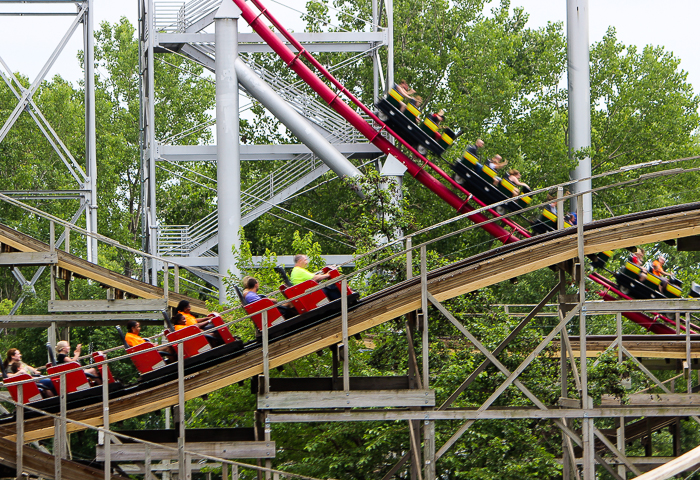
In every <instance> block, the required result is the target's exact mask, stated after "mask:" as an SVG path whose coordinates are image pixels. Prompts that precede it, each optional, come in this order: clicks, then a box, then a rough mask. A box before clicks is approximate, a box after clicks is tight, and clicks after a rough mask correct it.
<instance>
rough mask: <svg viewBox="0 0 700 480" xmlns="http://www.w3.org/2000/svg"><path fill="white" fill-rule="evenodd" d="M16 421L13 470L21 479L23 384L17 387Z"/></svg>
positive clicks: (22, 458) (22, 462) (22, 463)
mask: <svg viewBox="0 0 700 480" xmlns="http://www.w3.org/2000/svg"><path fill="white" fill-rule="evenodd" d="M15 417H16V419H17V421H16V422H15V423H16V425H17V444H16V446H17V460H16V463H15V470H16V472H17V478H18V479H21V478H23V477H22V472H23V471H24V385H19V386H18V387H17V413H16V415H15Z"/></svg>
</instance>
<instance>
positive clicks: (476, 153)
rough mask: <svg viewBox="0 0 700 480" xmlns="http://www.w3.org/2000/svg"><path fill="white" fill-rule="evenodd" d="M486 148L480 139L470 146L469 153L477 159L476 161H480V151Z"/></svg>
mask: <svg viewBox="0 0 700 480" xmlns="http://www.w3.org/2000/svg"><path fill="white" fill-rule="evenodd" d="M480 148H484V141H483V140H482V139H480V138H477V139H476V142H474V145H469V146H468V147H467V152H469V153H471V154H472V155H474V156H475V157H476V159H477V160H478V159H479V149H480Z"/></svg>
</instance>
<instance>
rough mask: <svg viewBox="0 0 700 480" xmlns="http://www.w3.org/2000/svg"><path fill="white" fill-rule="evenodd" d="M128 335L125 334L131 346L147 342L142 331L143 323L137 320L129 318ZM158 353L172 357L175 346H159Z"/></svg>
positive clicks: (125, 338)
mask: <svg viewBox="0 0 700 480" xmlns="http://www.w3.org/2000/svg"><path fill="white" fill-rule="evenodd" d="M126 330H127V331H126V335H124V340H125V341H126V343H127V344H128V345H129V346H130V347H135V346H136V345H141V344H142V343H146V340H144V339H143V338H142V337H141V335H140V333H141V324H140V323H139V322H137V321H136V320H129V322H128V323H127V324H126ZM158 353H160V354H161V355H163V356H168V357H170V359H172V357H175V355H176V354H175V350H173V347H168V346H164V347H158Z"/></svg>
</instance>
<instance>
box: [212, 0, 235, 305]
mask: <svg viewBox="0 0 700 480" xmlns="http://www.w3.org/2000/svg"><path fill="white" fill-rule="evenodd" d="M240 14H241V12H240V10H239V9H238V7H237V6H236V4H235V3H233V2H223V3H222V4H221V6H220V7H219V10H218V11H217V13H216V16H215V17H214V24H215V27H214V28H215V32H216V33H215V39H216V180H217V194H218V209H217V210H218V214H219V273H220V274H222V275H226V273H227V272H228V271H230V272H231V274H232V275H233V276H234V277H238V273H239V272H238V269H237V268H236V257H235V256H234V255H233V251H232V250H231V247H232V246H233V245H235V246H236V248H240V238H239V236H238V232H239V230H240V228H241V159H240V151H239V147H240V140H239V136H240V131H239V118H238V78H237V75H236V68H235V67H234V62H235V61H240V60H238V18H239V16H240ZM219 301H220V302H221V303H222V304H223V303H226V286H225V285H224V283H223V277H220V278H219Z"/></svg>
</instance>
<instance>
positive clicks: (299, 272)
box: [289, 254, 340, 301]
mask: <svg viewBox="0 0 700 480" xmlns="http://www.w3.org/2000/svg"><path fill="white" fill-rule="evenodd" d="M308 266H309V257H308V256H306V255H303V254H299V255H295V256H294V268H292V273H291V274H290V275H289V281H290V282H292V285H298V284H300V283H302V282H305V281H307V280H313V281H314V282H319V283H320V282H322V281H324V280H328V279H329V278H331V276H330V274H328V273H311V272H309V271H308V270H307V269H306V267H308ZM323 293H325V294H326V297H328V300H331V301H333V300H337V299H339V298H340V291H339V290H338V287H337V286H336V285H330V286H328V287H324V288H323Z"/></svg>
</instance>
